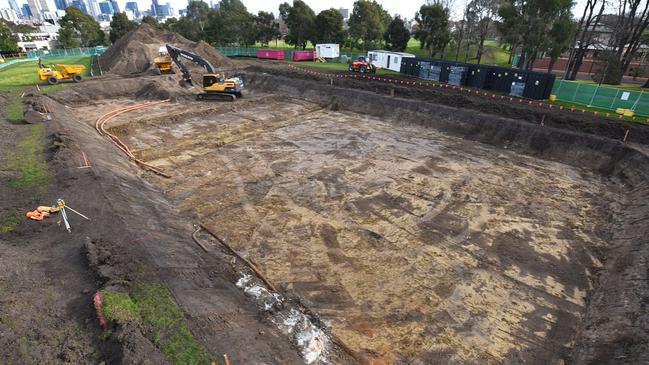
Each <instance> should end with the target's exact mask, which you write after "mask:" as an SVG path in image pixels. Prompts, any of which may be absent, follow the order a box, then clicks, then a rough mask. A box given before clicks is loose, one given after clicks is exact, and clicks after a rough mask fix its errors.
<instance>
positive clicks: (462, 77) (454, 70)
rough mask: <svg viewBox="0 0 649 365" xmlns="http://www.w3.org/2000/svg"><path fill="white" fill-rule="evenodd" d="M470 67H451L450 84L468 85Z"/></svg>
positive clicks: (457, 65) (458, 65)
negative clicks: (467, 77)
mask: <svg viewBox="0 0 649 365" xmlns="http://www.w3.org/2000/svg"><path fill="white" fill-rule="evenodd" d="M467 70H468V67H467V66H466V65H465V64H456V65H454V66H450V72H449V75H448V83H449V84H450V85H455V86H463V85H465V83H466V76H467Z"/></svg>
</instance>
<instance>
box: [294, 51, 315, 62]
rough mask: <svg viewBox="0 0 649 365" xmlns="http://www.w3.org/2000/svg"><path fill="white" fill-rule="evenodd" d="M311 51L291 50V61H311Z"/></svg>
mask: <svg viewBox="0 0 649 365" xmlns="http://www.w3.org/2000/svg"><path fill="white" fill-rule="evenodd" d="M313 57H314V55H313V51H293V53H291V61H313Z"/></svg>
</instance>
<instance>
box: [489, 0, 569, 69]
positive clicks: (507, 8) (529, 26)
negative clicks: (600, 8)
mask: <svg viewBox="0 0 649 365" xmlns="http://www.w3.org/2000/svg"><path fill="white" fill-rule="evenodd" d="M571 8H572V0H505V1H504V2H503V4H502V5H501V7H500V9H499V10H498V15H499V16H500V18H501V22H500V23H499V24H498V29H499V30H500V32H501V34H503V35H504V37H505V38H506V39H508V40H509V41H510V42H512V44H515V45H517V46H519V47H520V49H521V55H522V56H521V57H522V59H521V63H520V67H521V68H523V69H526V70H530V69H531V68H532V65H533V64H534V61H536V59H537V58H538V57H539V56H540V55H541V54H542V53H543V52H545V51H546V50H548V49H549V48H550V47H551V44H550V43H549V42H550V41H551V40H550V39H549V37H548V34H549V33H550V32H551V31H552V29H553V28H554V27H555V24H556V23H557V22H558V21H559V20H560V19H562V17H570V16H571Z"/></svg>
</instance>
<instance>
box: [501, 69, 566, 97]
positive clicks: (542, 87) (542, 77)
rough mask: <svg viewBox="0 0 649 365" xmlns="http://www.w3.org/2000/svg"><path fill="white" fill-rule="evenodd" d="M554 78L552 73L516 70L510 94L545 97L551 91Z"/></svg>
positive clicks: (548, 95)
mask: <svg viewBox="0 0 649 365" xmlns="http://www.w3.org/2000/svg"><path fill="white" fill-rule="evenodd" d="M554 79H555V75H554V74H549V73H542V72H534V71H518V76H517V77H516V79H515V80H514V82H512V89H511V93H510V94H511V95H514V96H519V97H524V98H527V99H535V100H544V99H547V98H549V97H550V94H551V93H552V86H554Z"/></svg>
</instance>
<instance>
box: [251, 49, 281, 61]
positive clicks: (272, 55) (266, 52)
mask: <svg viewBox="0 0 649 365" xmlns="http://www.w3.org/2000/svg"><path fill="white" fill-rule="evenodd" d="M256 55H257V58H263V59H270V60H283V59H284V51H282V50H277V49H258V50H257V52H256Z"/></svg>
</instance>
